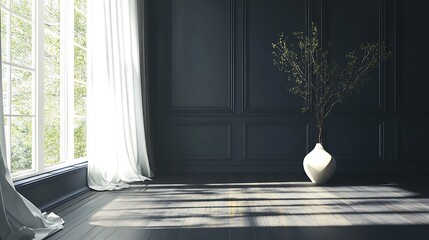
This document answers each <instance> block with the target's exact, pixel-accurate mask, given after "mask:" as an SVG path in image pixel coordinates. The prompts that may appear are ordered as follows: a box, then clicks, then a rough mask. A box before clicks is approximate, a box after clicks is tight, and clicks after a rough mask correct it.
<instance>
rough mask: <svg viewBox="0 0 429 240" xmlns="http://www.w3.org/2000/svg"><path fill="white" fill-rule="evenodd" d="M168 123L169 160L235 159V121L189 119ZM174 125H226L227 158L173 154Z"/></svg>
mask: <svg viewBox="0 0 429 240" xmlns="http://www.w3.org/2000/svg"><path fill="white" fill-rule="evenodd" d="M167 125H168V137H169V141H168V146H167V149H168V151H167V152H168V153H169V154H168V155H167V158H168V159H167V162H171V161H181V162H183V161H188V160H189V161H194V160H198V161H203V162H205V161H214V160H216V161H232V159H233V151H234V150H233V149H234V145H235V144H234V127H233V122H232V121H224V120H221V121H203V120H189V121H169V122H168V123H167ZM173 126H226V127H227V128H228V143H227V146H228V149H227V152H228V156H227V157H226V158H217V157H211V156H197V157H194V156H187V157H177V156H172V155H170V154H171V142H170V141H171V127H173Z"/></svg>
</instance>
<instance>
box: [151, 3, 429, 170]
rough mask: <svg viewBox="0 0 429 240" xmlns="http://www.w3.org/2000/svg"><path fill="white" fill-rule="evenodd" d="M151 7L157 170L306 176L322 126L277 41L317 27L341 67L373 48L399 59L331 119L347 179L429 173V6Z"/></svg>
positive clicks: (329, 133) (331, 136)
mask: <svg viewBox="0 0 429 240" xmlns="http://www.w3.org/2000/svg"><path fill="white" fill-rule="evenodd" d="M147 3H148V4H147V9H146V11H147V16H146V17H147V27H148V32H149V37H148V42H147V46H148V50H149V63H148V64H149V65H148V66H149V76H150V81H151V82H152V83H153V84H152V87H153V89H152V90H153V92H155V95H154V97H153V99H152V100H153V102H152V107H153V110H154V111H153V113H154V114H153V116H152V117H153V119H152V120H153V121H152V122H153V123H154V125H155V126H154V132H153V134H154V139H155V140H154V145H155V157H156V162H157V169H158V172H291V173H303V170H302V159H303V157H304V156H305V154H306V153H307V152H308V151H310V150H311V149H312V148H313V146H314V144H315V135H316V134H315V133H316V129H315V122H314V119H313V115H312V114H311V113H306V114H303V113H301V111H300V109H301V108H302V106H304V104H305V102H304V101H302V100H300V99H299V98H298V97H295V96H293V95H290V94H289V93H287V92H286V91H285V90H284V86H285V82H284V76H283V75H282V73H280V72H279V71H278V70H277V69H276V68H275V67H274V66H273V65H272V62H271V61H272V55H271V43H272V42H274V41H276V39H277V36H278V34H279V33H280V32H285V33H291V32H293V31H296V30H297V29H304V30H307V29H308V27H309V25H310V23H311V22H312V21H314V22H316V23H317V25H318V26H319V29H321V32H322V36H321V38H322V40H323V41H332V42H333V48H332V51H333V55H334V56H335V57H336V58H337V59H341V57H342V56H344V55H345V53H346V52H348V51H350V50H352V49H356V48H357V47H358V46H359V44H361V43H363V42H367V41H378V40H381V41H386V43H387V46H388V48H389V50H391V51H392V53H393V56H392V57H391V58H390V59H389V61H387V62H386V63H385V64H381V65H380V68H378V69H376V71H374V73H373V78H372V80H371V81H370V82H369V83H367V84H366V85H365V86H364V87H363V88H362V89H361V91H360V94H359V95H355V96H352V97H350V98H349V99H347V100H346V101H345V102H344V103H342V104H341V105H338V108H337V109H336V110H335V111H334V113H333V114H332V115H331V117H330V118H329V119H328V121H327V128H326V133H325V139H326V142H325V147H326V148H327V150H328V151H329V152H331V153H332V154H333V155H334V156H336V158H337V165H338V172H355V173H363V172H379V173H380V172H386V173H387V172H427V169H428V162H429V148H427V147H426V143H427V142H428V141H427V137H428V136H429V94H428V93H427V92H428V88H429V79H428V77H427V74H426V68H427V65H428V60H427V55H428V54H429V44H427V43H428V42H429V34H428V32H427V29H429V21H428V20H427V16H426V11H427V9H429V1H425V0H396V1H395V0H378V1H377V0H361V1H355V0H149V1H148V2H147ZM340 62H341V60H340Z"/></svg>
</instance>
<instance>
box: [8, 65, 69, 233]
mask: <svg viewBox="0 0 429 240" xmlns="http://www.w3.org/2000/svg"><path fill="white" fill-rule="evenodd" d="M1 76H2V75H1V69H0V93H2V89H1V86H2V79H1ZM4 134H5V132H4V118H3V98H2V97H0V239H3V240H10V239H33V238H34V239H43V238H45V237H47V236H49V235H51V234H53V233H55V232H56V231H58V230H60V229H62V228H63V223H64V221H63V220H62V219H61V218H60V217H58V216H57V215H55V214H53V213H50V214H46V213H41V212H40V210H39V209H38V208H37V207H35V206H34V205H33V204H32V203H31V202H30V201H28V200H27V199H26V198H24V197H23V196H21V194H19V193H18V192H17V191H16V190H15V187H14V185H13V182H12V178H11V175H10V172H9V169H8V168H7V164H6V142H5V135H4Z"/></svg>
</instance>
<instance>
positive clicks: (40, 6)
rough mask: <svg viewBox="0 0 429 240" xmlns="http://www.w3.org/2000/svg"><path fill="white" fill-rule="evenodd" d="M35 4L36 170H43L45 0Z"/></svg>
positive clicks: (36, 0) (35, 0)
mask: <svg viewBox="0 0 429 240" xmlns="http://www.w3.org/2000/svg"><path fill="white" fill-rule="evenodd" d="M33 3H34V4H35V13H34V16H35V25H34V27H33V29H34V30H33V31H35V40H34V41H33V42H35V44H34V46H35V52H36V56H35V69H36V76H35V77H36V91H35V99H36V101H35V116H36V117H35V124H36V131H35V132H36V141H35V142H36V143H35V144H34V145H33V146H35V148H36V171H37V172H42V171H44V169H45V156H44V155H45V151H44V145H45V144H44V143H45V141H44V140H45V131H44V126H45V114H44V112H45V111H44V109H45V107H44V96H45V90H44V89H45V88H44V82H45V81H44V79H45V77H44V75H45V71H44V62H45V47H44V46H45V44H44V42H45V41H44V22H45V21H44V1H39V0H34V1H33Z"/></svg>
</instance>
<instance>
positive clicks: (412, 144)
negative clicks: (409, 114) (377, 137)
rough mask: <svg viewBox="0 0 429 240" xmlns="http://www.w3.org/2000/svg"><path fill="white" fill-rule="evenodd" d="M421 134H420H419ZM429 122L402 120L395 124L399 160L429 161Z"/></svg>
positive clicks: (396, 153)
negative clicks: (428, 143) (428, 139)
mask: <svg viewBox="0 0 429 240" xmlns="http://www.w3.org/2000/svg"><path fill="white" fill-rule="evenodd" d="M419 135H420V136H419ZM428 136H429V122H427V121H401V122H399V123H397V124H396V125H395V142H396V152H395V155H396V158H397V159H398V161H400V162H401V161H410V160H411V161H429V150H428V149H429V148H428V147H427V142H428V141H422V140H423V139H427V137H428Z"/></svg>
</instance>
